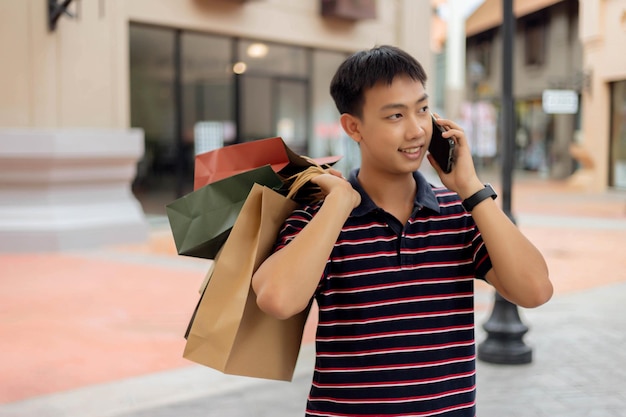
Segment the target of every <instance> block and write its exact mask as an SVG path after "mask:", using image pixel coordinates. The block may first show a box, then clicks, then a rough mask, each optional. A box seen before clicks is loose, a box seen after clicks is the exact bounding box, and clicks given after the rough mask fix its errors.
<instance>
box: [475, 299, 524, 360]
mask: <svg viewBox="0 0 626 417" xmlns="http://www.w3.org/2000/svg"><path fill="white" fill-rule="evenodd" d="M483 329H485V331H486V332H487V338H486V339H485V341H483V342H482V343H480V344H479V345H478V352H477V353H478V359H479V360H481V361H484V362H489V363H497V364H508V365H518V364H526V363H530V362H532V349H531V348H530V347H529V346H527V345H526V344H525V343H524V341H523V340H522V338H523V337H524V334H526V332H528V326H526V325H525V324H524V323H522V321H521V320H520V317H519V313H518V311H517V306H516V305H515V304H513V303H511V302H510V301H508V300H506V299H505V298H504V297H502V296H501V295H500V294H498V293H497V292H496V294H495V302H494V307H493V311H492V312H491V316H490V317H489V320H487V321H486V322H485V324H483Z"/></svg>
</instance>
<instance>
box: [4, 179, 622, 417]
mask: <svg viewBox="0 0 626 417" xmlns="http://www.w3.org/2000/svg"><path fill="white" fill-rule="evenodd" d="M495 185H496V188H497V183H496V184H495ZM513 196H514V197H513V209H514V215H515V217H516V221H517V223H518V225H519V227H520V228H521V229H522V230H523V231H524V233H525V234H526V235H527V236H528V237H529V238H530V239H531V240H532V241H533V242H534V243H535V244H536V245H537V246H538V247H539V248H540V250H541V251H542V252H543V253H544V255H545V256H546V259H547V261H548V264H549V267H550V271H551V277H552V279H553V282H554V285H555V290H556V294H555V297H554V299H553V300H552V301H550V303H548V304H547V305H545V306H542V307H540V308H538V309H534V310H523V311H521V312H520V313H521V315H522V319H523V321H524V322H525V323H526V324H528V325H529V327H530V331H529V333H528V335H527V337H526V339H525V340H526V341H527V343H528V344H529V345H531V346H532V347H533V349H534V351H533V354H534V360H533V362H532V364H529V365H521V366H503V365H491V364H486V363H482V362H479V365H478V401H479V410H478V411H479V415H480V416H481V417H491V416H498V417H501V416H513V417H515V416H553V417H554V416H556V417H559V416H568V417H569V416H574V417H576V416H587V417H588V416H609V417H610V416H618V415H624V411H623V410H626V397H625V394H624V393H623V392H624V390H623V387H622V384H623V383H624V382H626V371H624V369H622V368H621V364H623V363H626V350H622V349H621V347H622V346H624V344H625V342H626V333H624V331H623V329H624V328H626V326H624V324H625V323H624V322H625V321H626V316H625V315H624V314H623V313H622V312H621V311H619V310H621V306H622V304H623V301H622V300H624V299H626V257H625V256H624V248H625V247H626V194H625V193H623V192H621V193H620V192H609V193H603V194H586V193H581V192H578V191H576V190H572V189H569V188H567V187H566V186H565V185H564V184H563V183H560V182H548V181H542V180H537V179H532V178H529V179H524V180H523V181H519V182H516V183H515V186H514V189H513ZM163 220H164V219H162V218H161V219H152V223H153V227H154V230H153V233H152V236H151V239H150V241H149V242H146V243H145V244H142V245H120V246H116V247H105V248H99V249H95V250H80V251H71V252H63V253H36V254H0V288H1V289H2V291H1V292H0V351H1V352H2V355H1V356H0V417H27V416H28V417H30V416H45V417H79V416H80V417H83V416H87V417H89V416H93V417H105V416H106V417H139V416H141V417H148V416H150V417H159V416H163V417H164V416H190V417H193V416H200V415H202V416H218V415H219V416H276V417H281V416H285V417H286V416H297V415H301V414H302V409H303V407H304V399H305V397H306V391H307V389H308V385H309V381H310V375H311V367H312V358H313V346H312V344H311V343H310V342H311V340H312V337H313V336H312V329H313V327H312V324H313V323H311V325H310V326H309V327H308V328H307V332H306V335H305V344H304V346H303V351H302V353H301V357H300V362H299V368H298V370H297V372H296V377H295V378H294V382H292V383H284V382H274V381H263V380H257V379H253V378H244V377H235V376H228V375H223V374H221V373H219V372H217V371H214V370H212V369H209V368H206V367H203V366H200V365H196V364H193V363H191V362H189V361H186V360H184V359H183V358H182V357H181V355H182V349H183V347H184V339H183V338H182V335H183V332H184V329H185V328H186V325H187V322H188V320H189V316H190V314H191V312H192V310H193V307H194V306H195V303H196V301H197V297H198V292H197V290H198V287H199V285H200V283H201V282H202V280H203V278H204V273H205V272H206V270H207V269H208V261H206V260H200V259H194V258H187V257H181V256H177V255H176V254H175V251H174V248H173V244H172V242H171V234H170V233H169V229H168V226H167V223H166V222H164V221H163ZM492 299H493V293H492V292H491V289H490V288H488V287H487V286H484V285H477V289H476V308H477V318H476V321H477V323H478V329H477V331H478V335H477V339H478V340H479V341H481V340H482V339H483V338H484V334H483V332H482V329H481V328H480V324H482V323H484V321H485V320H486V319H487V316H488V314H489V312H490V309H491V303H492ZM618 309H619V310H618Z"/></svg>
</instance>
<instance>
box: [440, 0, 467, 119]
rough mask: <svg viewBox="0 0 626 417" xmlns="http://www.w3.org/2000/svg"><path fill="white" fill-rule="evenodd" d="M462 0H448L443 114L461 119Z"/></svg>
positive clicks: (463, 65) (463, 66)
mask: <svg viewBox="0 0 626 417" xmlns="http://www.w3.org/2000/svg"><path fill="white" fill-rule="evenodd" d="M462 3H464V0H449V1H448V10H449V16H448V25H447V31H448V32H447V37H446V89H445V112H446V114H445V116H446V118H448V119H452V120H457V121H458V120H460V119H461V104H462V103H463V100H464V99H465V14H464V10H465V7H463V4H462Z"/></svg>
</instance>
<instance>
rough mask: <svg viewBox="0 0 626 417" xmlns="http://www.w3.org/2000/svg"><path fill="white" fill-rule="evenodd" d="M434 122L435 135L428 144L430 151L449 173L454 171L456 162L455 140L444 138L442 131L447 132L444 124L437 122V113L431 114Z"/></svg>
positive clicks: (444, 170)
mask: <svg viewBox="0 0 626 417" xmlns="http://www.w3.org/2000/svg"><path fill="white" fill-rule="evenodd" d="M430 116H431V118H432V122H433V137H432V138H431V140H430V145H428V152H430V153H431V154H432V155H433V157H434V158H435V161H437V163H438V164H439V166H440V167H441V169H443V172H445V173H446V174H448V173H449V172H450V171H452V165H453V164H454V144H455V142H454V140H452V138H444V137H443V136H441V133H443V132H445V129H444V128H443V126H440V125H439V124H437V122H436V120H437V119H435V115H433V114H432V113H431V114H430Z"/></svg>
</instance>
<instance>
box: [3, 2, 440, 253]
mask: <svg viewBox="0 0 626 417" xmlns="http://www.w3.org/2000/svg"><path fill="white" fill-rule="evenodd" d="M64 3H69V5H68V7H67V9H66V10H63V9H62V8H61V7H62V6H63V4H64ZM383 3H384V4H383ZM431 14H432V10H431V7H430V4H429V2H415V1H413V0H385V1H384V2H381V1H377V0H330V1H329V0H306V1H297V2H294V1H291V0H249V1H245V0H106V1H105V0H97V1H91V0H89V1H84V0H74V1H70V2H62V1H57V0H50V1H48V2H44V1H41V0H22V1H13V0H0V48H1V50H2V51H3V58H4V59H3V62H4V64H3V66H2V68H1V69H0V71H1V72H2V75H3V76H2V77H0V91H1V92H2V94H0V185H1V188H0V218H2V219H7V220H0V240H2V241H3V242H7V244H6V245H4V244H3V245H2V246H1V247H0V250H13V249H17V250H19V249H20V248H21V247H24V248H30V249H36V248H38V247H39V248H42V249H55V248H65V247H75V246H76V245H79V246H84V245H85V243H89V242H91V243H93V244H101V243H106V242H113V241H117V240H120V241H129V240H137V239H144V238H145V230H146V229H145V218H144V213H149V214H150V213H155V214H163V213H164V207H163V205H164V204H165V203H167V202H169V201H172V200H173V199H175V198H176V197H178V196H180V195H182V194H184V193H186V192H188V191H190V190H191V187H192V184H193V181H192V175H193V158H194V156H195V154H196V153H198V152H202V151H206V150H209V149H212V148H214V147H217V146H224V145H228V144H230V143H235V142H241V141H247V140H255V139H260V138H264V137H271V136H282V137H283V138H284V139H285V141H286V142H287V143H288V144H289V145H290V146H292V147H293V148H294V150H296V151H298V152H302V153H305V154H307V155H310V156H312V157H316V156H323V155H326V154H342V155H345V156H344V160H343V161H342V163H343V164H344V165H345V166H344V168H347V167H349V166H350V165H351V164H354V163H355V161H354V160H353V156H354V152H352V151H351V150H350V149H348V148H347V146H349V141H345V140H343V139H344V138H342V134H341V131H340V129H339V127H338V125H337V123H336V120H337V114H336V110H335V108H334V105H333V103H332V101H331V98H330V95H329V94H328V85H329V81H330V78H331V77H332V74H333V73H334V70H335V69H336V67H337V66H338V65H339V63H340V62H341V61H342V60H343V59H344V58H345V56H346V55H347V54H349V53H351V52H354V51H356V50H359V49H365V48H370V47H372V46H374V45H377V44H393V45H397V46H399V47H402V48H403V49H406V50H407V51H409V52H410V53H412V54H413V55H414V56H416V57H417V58H418V59H419V60H420V61H421V62H422V63H423V64H424V66H425V68H426V70H427V71H428V72H429V73H430V72H431V71H430V70H431V52H430V44H429V34H430V18H431ZM434 77H435V76H433V77H432V78H434ZM131 186H132V188H131ZM131 190H132V192H131ZM140 203H141V204H140ZM82 232H85V233H82ZM87 232H88V233H87ZM86 236H91V237H86ZM81 239H82V240H81ZM33 241H37V242H39V244H38V245H35V246H33Z"/></svg>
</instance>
